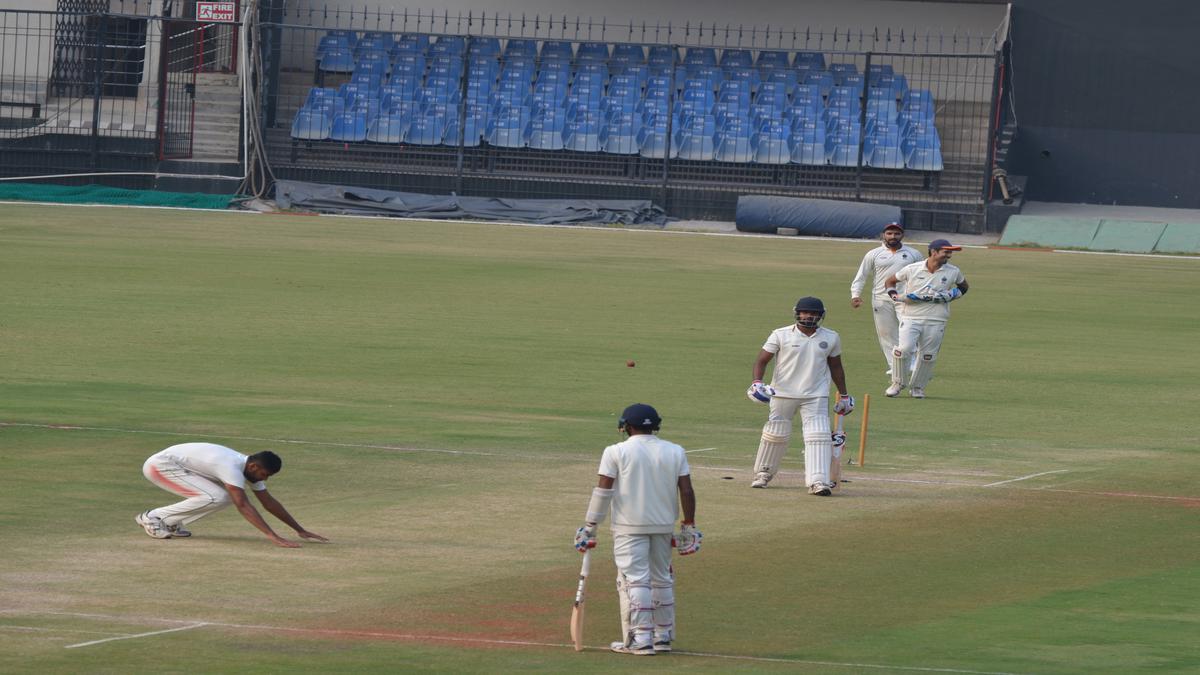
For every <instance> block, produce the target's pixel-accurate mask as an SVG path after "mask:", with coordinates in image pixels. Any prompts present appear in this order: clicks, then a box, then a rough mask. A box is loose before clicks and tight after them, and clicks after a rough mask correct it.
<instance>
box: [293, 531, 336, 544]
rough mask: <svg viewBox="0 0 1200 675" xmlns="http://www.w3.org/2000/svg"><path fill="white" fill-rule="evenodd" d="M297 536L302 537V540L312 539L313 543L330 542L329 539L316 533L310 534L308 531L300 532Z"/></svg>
mask: <svg viewBox="0 0 1200 675" xmlns="http://www.w3.org/2000/svg"><path fill="white" fill-rule="evenodd" d="M296 534H298V535H300V538H302V539H311V540H313V541H324V542H328V541H329V540H328V539H326V538H325V537H322V536H321V535H319V534H317V533H316V532H309V531H308V530H300V531H299V532H297V533H296Z"/></svg>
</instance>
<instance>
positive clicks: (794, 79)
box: [760, 68, 800, 94]
mask: <svg viewBox="0 0 1200 675" xmlns="http://www.w3.org/2000/svg"><path fill="white" fill-rule="evenodd" d="M762 72H763V75H762V77H761V78H760V79H761V81H762V82H763V83H764V84H765V83H771V84H778V85H781V86H783V87H784V88H785V91H787V93H789V94H791V93H793V92H794V91H795V90H796V85H797V84H798V83H799V81H800V75H799V73H798V72H797V71H795V70H792V69H791V68H775V69H771V70H764V71H762Z"/></svg>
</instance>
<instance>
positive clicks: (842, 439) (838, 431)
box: [829, 413, 846, 486]
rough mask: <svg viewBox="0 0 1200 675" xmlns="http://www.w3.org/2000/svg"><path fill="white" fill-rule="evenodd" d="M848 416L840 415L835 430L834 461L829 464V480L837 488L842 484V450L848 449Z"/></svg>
mask: <svg viewBox="0 0 1200 675" xmlns="http://www.w3.org/2000/svg"><path fill="white" fill-rule="evenodd" d="M845 420H846V416H845V415H842V414H841V413H838V415H837V425H836V427H835V428H834V430H833V459H832V460H831V461H830V462H829V480H830V481H831V482H832V483H833V484H834V485H835V486H836V485H837V484H838V483H840V482H842V449H843V448H845V447H846V429H845Z"/></svg>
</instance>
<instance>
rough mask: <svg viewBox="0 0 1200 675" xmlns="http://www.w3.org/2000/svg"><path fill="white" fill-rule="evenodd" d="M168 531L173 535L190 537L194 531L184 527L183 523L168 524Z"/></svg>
mask: <svg viewBox="0 0 1200 675" xmlns="http://www.w3.org/2000/svg"><path fill="white" fill-rule="evenodd" d="M165 527H166V528H167V532H170V533H171V536H172V537H190V536H192V533H191V532H189V531H187V530H185V529H183V526H182V525H166V526H165Z"/></svg>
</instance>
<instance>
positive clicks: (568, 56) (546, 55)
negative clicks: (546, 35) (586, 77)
mask: <svg viewBox="0 0 1200 675" xmlns="http://www.w3.org/2000/svg"><path fill="white" fill-rule="evenodd" d="M541 58H542V61H567V62H570V61H571V60H572V59H574V58H575V49H574V47H572V46H571V43H570V42H567V41H564V40H546V41H545V42H543V43H542V52H541Z"/></svg>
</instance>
